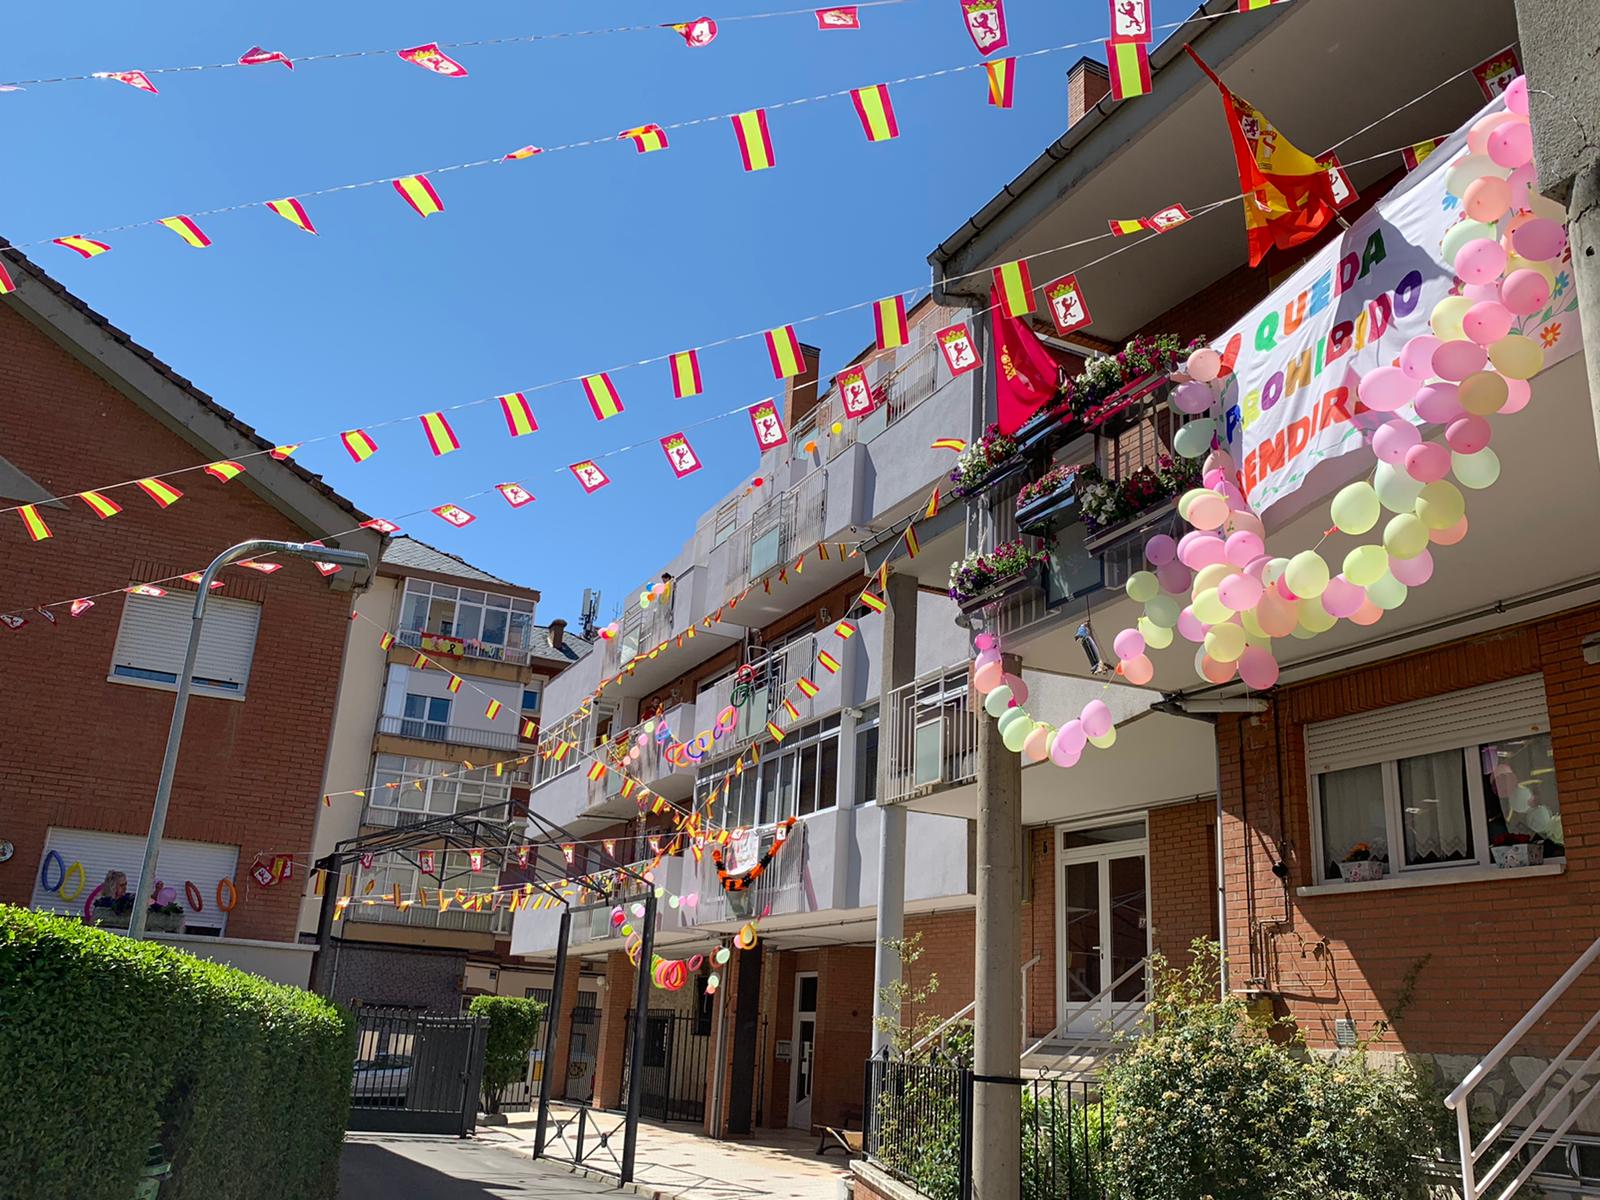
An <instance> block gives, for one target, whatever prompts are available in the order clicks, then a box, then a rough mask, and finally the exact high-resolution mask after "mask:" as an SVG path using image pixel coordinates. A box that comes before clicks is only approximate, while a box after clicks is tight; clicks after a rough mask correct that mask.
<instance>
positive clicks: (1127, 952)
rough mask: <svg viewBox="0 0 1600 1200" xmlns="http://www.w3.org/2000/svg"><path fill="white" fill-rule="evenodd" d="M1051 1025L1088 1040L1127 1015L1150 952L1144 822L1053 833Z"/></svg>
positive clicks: (1137, 997)
mask: <svg viewBox="0 0 1600 1200" xmlns="http://www.w3.org/2000/svg"><path fill="white" fill-rule="evenodd" d="M1056 845H1057V858H1058V861H1059V863H1060V866H1059V870H1058V875H1057V890H1056V894H1057V896H1058V897H1059V899H1058V901H1057V913H1056V928H1057V931H1058V940H1057V947H1056V949H1057V961H1058V962H1059V964H1060V965H1059V967H1058V974H1057V987H1056V996H1057V1009H1058V1012H1057V1020H1058V1022H1059V1023H1061V1024H1064V1025H1065V1026H1066V1031H1067V1032H1069V1033H1073V1034H1093V1033H1096V1032H1098V1031H1100V1030H1102V1029H1103V1028H1105V1027H1106V1025H1107V1024H1108V1023H1118V1022H1120V1020H1121V1019H1122V1018H1124V1017H1128V1016H1131V1010H1133V1009H1136V1008H1137V1007H1138V1006H1139V1005H1140V1004H1141V1003H1142V1002H1143V997H1144V971H1143V964H1144V961H1145V959H1146V958H1147V957H1148V955H1149V953H1150V920H1149V892H1148V884H1147V881H1146V870H1145V867H1146V864H1145V855H1146V842H1145V826H1144V821H1143V819H1142V818H1141V819H1139V820H1136V821H1126V822H1122V823H1119V824H1116V825H1102V826H1097V827H1094V828H1091V829H1063V830H1059V831H1058V832H1057V843H1056Z"/></svg>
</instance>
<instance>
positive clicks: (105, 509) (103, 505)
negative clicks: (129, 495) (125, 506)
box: [78, 492, 122, 521]
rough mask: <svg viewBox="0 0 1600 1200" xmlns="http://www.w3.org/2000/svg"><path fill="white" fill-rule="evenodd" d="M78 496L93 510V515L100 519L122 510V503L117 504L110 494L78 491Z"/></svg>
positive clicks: (112, 515)
mask: <svg viewBox="0 0 1600 1200" xmlns="http://www.w3.org/2000/svg"><path fill="white" fill-rule="evenodd" d="M78 496H79V498H80V499H81V500H82V501H83V502H84V503H85V504H87V505H88V506H89V507H90V508H92V509H93V510H94V515H95V516H97V517H99V518H100V519H101V520H102V521H104V520H105V519H106V518H107V517H114V516H116V515H117V514H118V513H119V512H121V511H122V505H120V504H118V503H117V502H116V501H115V500H113V499H112V498H111V497H110V496H107V495H104V494H102V493H100V492H79V493H78Z"/></svg>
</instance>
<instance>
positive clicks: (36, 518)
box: [17, 504, 55, 542]
mask: <svg viewBox="0 0 1600 1200" xmlns="http://www.w3.org/2000/svg"><path fill="white" fill-rule="evenodd" d="M17 516H19V517H21V518H22V524H23V525H24V526H25V527H26V528H27V530H28V536H29V537H30V538H32V539H33V540H34V541H36V542H42V541H44V540H45V538H47V537H53V536H55V535H54V534H52V533H51V532H50V526H48V525H46V524H45V523H44V518H43V517H41V516H40V515H39V509H38V508H37V507H36V506H35V505H32V504H24V505H23V506H22V507H21V508H19V509H17Z"/></svg>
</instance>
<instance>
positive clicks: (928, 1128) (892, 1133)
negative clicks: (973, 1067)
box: [861, 1051, 972, 1200]
mask: <svg viewBox="0 0 1600 1200" xmlns="http://www.w3.org/2000/svg"><path fill="white" fill-rule="evenodd" d="M861 1149H862V1151H863V1152H864V1153H865V1154H866V1155H867V1157H868V1158H870V1159H871V1160H872V1161H873V1162H874V1163H875V1164H877V1165H878V1166H879V1167H881V1168H882V1169H883V1170H885V1171H887V1172H888V1173H889V1174H891V1175H893V1176H894V1177H895V1178H896V1179H899V1180H902V1181H903V1182H905V1183H908V1184H910V1185H911V1186H912V1187H914V1188H916V1189H917V1190H918V1191H919V1192H921V1193H922V1194H923V1195H924V1196H926V1197H928V1200H969V1198H970V1197H971V1195H972V1072H971V1071H970V1070H968V1069H966V1068H965V1067H959V1066H947V1065H943V1064H940V1063H930V1062H902V1061H899V1060H896V1059H892V1058H890V1057H889V1056H888V1052H887V1051H885V1052H883V1053H882V1054H879V1055H878V1056H876V1057H873V1058H869V1059H867V1065H866V1081H865V1087H864V1094H863V1096H862V1112H861Z"/></svg>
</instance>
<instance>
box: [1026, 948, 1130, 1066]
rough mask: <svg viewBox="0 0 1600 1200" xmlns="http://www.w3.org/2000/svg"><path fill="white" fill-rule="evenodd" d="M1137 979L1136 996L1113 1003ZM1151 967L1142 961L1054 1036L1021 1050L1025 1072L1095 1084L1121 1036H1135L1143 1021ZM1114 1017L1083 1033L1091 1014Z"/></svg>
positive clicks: (1070, 1015)
mask: <svg viewBox="0 0 1600 1200" xmlns="http://www.w3.org/2000/svg"><path fill="white" fill-rule="evenodd" d="M1135 978H1137V979H1138V981H1139V987H1138V990H1137V992H1135V993H1134V994H1133V995H1131V996H1127V995H1124V996H1123V997H1122V998H1121V999H1118V1000H1115V1001H1113V1000H1112V997H1113V996H1116V995H1117V994H1118V993H1119V992H1120V991H1122V989H1123V987H1124V985H1125V984H1128V983H1130V982H1131V981H1133V980H1134V979H1135ZM1149 990H1150V975H1149V961H1148V960H1147V959H1143V958H1141V959H1140V960H1139V961H1138V962H1136V963H1134V964H1133V965H1132V966H1131V967H1129V968H1128V969H1127V970H1126V971H1124V972H1123V973H1122V974H1121V975H1118V976H1117V977H1116V978H1115V979H1113V980H1112V981H1111V982H1110V983H1108V984H1106V986H1105V987H1103V988H1101V989H1100V991H1099V992H1097V993H1096V994H1095V995H1093V996H1091V997H1090V998H1089V999H1087V1000H1085V1001H1083V1002H1082V1003H1080V1004H1077V1005H1075V1006H1074V1007H1073V1008H1071V1009H1070V1010H1068V1012H1067V1014H1066V1016H1064V1017H1063V1018H1062V1019H1061V1023H1060V1024H1058V1025H1057V1026H1056V1027H1055V1028H1054V1029H1052V1030H1051V1031H1050V1032H1049V1033H1047V1034H1045V1035H1044V1036H1043V1037H1042V1038H1040V1039H1039V1040H1038V1041H1036V1042H1034V1043H1033V1044H1032V1045H1029V1046H1024V1047H1023V1050H1022V1072H1023V1074H1024V1075H1036V1076H1044V1077H1050V1078H1058V1079H1091V1078H1093V1077H1094V1076H1095V1074H1096V1072H1098V1071H1099V1069H1100V1066H1101V1064H1102V1063H1104V1062H1105V1059H1106V1056H1107V1055H1108V1054H1109V1053H1110V1052H1111V1050H1112V1049H1113V1048H1114V1047H1115V1045H1116V1043H1117V1038H1118V1035H1120V1034H1126V1033H1131V1032H1132V1031H1133V1030H1134V1029H1136V1028H1137V1027H1138V1025H1139V1022H1140V1020H1141V1019H1142V1018H1143V1017H1144V1006H1145V1001H1146V1000H1147V999H1148V998H1149ZM1106 1011H1109V1012H1110V1013H1111V1014H1112V1015H1111V1016H1110V1017H1108V1018H1106V1019H1104V1020H1100V1021H1097V1022H1094V1028H1093V1031H1092V1032H1089V1033H1084V1032H1078V1033H1073V1032H1072V1030H1074V1029H1078V1030H1080V1031H1081V1030H1082V1029H1083V1027H1084V1025H1085V1024H1086V1023H1087V1022H1088V1018H1089V1016H1090V1014H1091V1013H1095V1012H1106Z"/></svg>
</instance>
